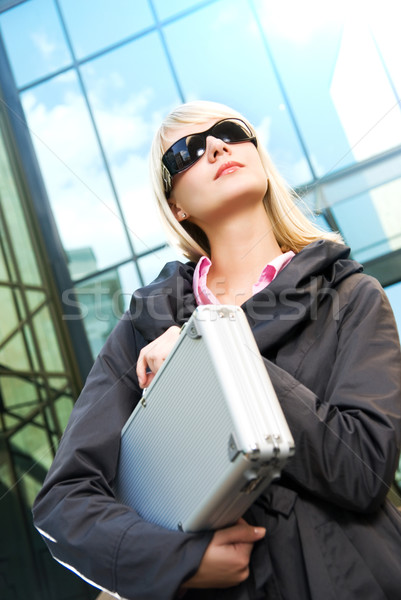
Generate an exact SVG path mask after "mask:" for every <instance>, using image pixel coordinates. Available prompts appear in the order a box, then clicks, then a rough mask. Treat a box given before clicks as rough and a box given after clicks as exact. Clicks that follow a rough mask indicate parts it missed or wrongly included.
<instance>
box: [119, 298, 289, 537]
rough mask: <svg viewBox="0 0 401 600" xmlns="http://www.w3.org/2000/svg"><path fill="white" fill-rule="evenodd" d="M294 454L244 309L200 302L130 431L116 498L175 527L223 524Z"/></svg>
mask: <svg viewBox="0 0 401 600" xmlns="http://www.w3.org/2000/svg"><path fill="white" fill-rule="evenodd" d="M293 451H294V442H293V439H292V436H291V433H290V430H289V428H288V425H287V422H286V420H285V417H284V415H283V413H282V410H281V407H280V404H279V402H278V400H277V397H276V394H275V392H274V389H273V386H272V384H271V382H270V378H269V376H268V374H267V370H266V368H265V366H264V364H263V359H262V357H261V355H260V353H259V350H258V348H257V345H256V342H255V339H254V337H253V334H252V331H251V329H250V327H249V324H248V321H247V319H246V317H245V314H244V313H243V311H242V309H240V308H239V307H235V306H227V305H219V306H215V305H204V306H199V307H198V308H197V309H196V310H195V311H194V313H193V315H192V316H191V318H190V320H189V321H188V323H187V324H186V325H185V326H184V327H183V329H182V331H181V334H180V336H179V338H178V341H177V342H176V344H175V346H174V348H173V349H172V351H171V353H170V354H169V356H168V357H167V359H166V361H165V362H164V363H163V366H162V367H161V368H160V369H159V371H158V373H157V374H156V376H155V378H154V379H153V381H152V383H151V384H150V386H149V388H147V389H146V390H144V393H143V396H142V399H141V401H140V402H139V403H138V405H137V406H136V408H135V409H134V411H133V413H132V415H131V417H130V418H129V419H128V421H127V423H126V425H125V427H124V429H123V431H122V434H121V449H120V458H119V468H118V475H117V479H116V485H115V489H116V495H117V498H118V499H119V500H120V501H121V502H123V503H125V504H127V505H129V506H131V507H132V508H134V509H135V510H136V511H137V512H138V514H139V515H140V516H141V517H142V518H143V519H145V520H147V521H150V522H153V523H156V524H158V525H161V526H163V527H166V528H168V529H177V528H179V529H182V530H184V531H199V530H204V529H217V528H220V527H224V526H226V525H229V524H231V523H233V522H235V521H237V520H238V518H239V517H240V516H241V515H242V514H243V513H244V512H245V511H246V510H247V508H248V507H249V506H250V505H251V504H252V503H253V502H254V500H255V499H256V498H257V497H258V496H259V494H260V493H261V492H262V491H263V490H264V489H265V488H266V487H267V486H268V485H269V483H271V481H272V480H273V479H274V478H276V477H278V476H279V475H280V472H281V469H282V467H283V466H284V464H285V462H286V460H287V459H288V458H289V457H290V456H291V455H292V454H293Z"/></svg>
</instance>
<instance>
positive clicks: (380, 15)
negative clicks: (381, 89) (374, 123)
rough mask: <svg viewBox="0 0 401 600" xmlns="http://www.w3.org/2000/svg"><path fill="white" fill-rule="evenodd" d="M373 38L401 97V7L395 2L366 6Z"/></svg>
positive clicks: (389, 1) (387, 0) (386, 0)
mask: <svg viewBox="0 0 401 600" xmlns="http://www.w3.org/2000/svg"><path fill="white" fill-rule="evenodd" d="M364 8H367V9H368V10H369V13H368V17H369V22H370V27H371V30H372V35H373V38H374V40H375V42H376V44H377V45H378V47H379V52H380V54H381V56H382V57H383V60H384V63H385V65H386V68H387V70H388V73H389V76H390V78H391V80H392V82H393V84H394V86H395V88H396V90H397V92H398V96H399V97H401V69H400V56H401V36H400V22H401V5H400V3H399V2H394V0H383V2H380V4H379V5H378V4H376V3H372V4H366V5H365V6H364Z"/></svg>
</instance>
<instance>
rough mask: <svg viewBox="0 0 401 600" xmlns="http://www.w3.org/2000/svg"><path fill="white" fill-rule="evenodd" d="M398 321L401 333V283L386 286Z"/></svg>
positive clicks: (400, 332)
mask: <svg viewBox="0 0 401 600" xmlns="http://www.w3.org/2000/svg"><path fill="white" fill-rule="evenodd" d="M385 290H386V294H387V296H388V299H389V300H390V303H391V307H392V309H393V312H394V316H395V320H396V322H397V327H398V332H399V334H400V335H401V283H395V284H394V285H389V286H388V287H386V288H385ZM400 467H401V464H400ZM400 482H401V480H400Z"/></svg>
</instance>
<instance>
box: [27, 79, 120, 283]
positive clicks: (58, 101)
mask: <svg viewBox="0 0 401 600" xmlns="http://www.w3.org/2000/svg"><path fill="white" fill-rule="evenodd" d="M22 102H23V106H24V109H25V114H26V116H27V120H28V124H29V127H30V129H31V132H32V139H33V142H34V145H35V149H36V153H37V155H38V158H39V162H40V166H41V169H42V174H43V176H44V180H45V183H46V187H47V191H48V194H49V199H50V203H51V207H52V210H53V214H54V217H55V219H56V223H57V225H58V229H59V232H60V236H61V239H62V242H63V245H64V248H65V249H66V250H81V249H82V248H88V247H89V248H90V249H91V250H92V252H93V262H94V265H92V266H94V268H95V270H97V269H102V268H104V267H107V266H109V265H110V264H113V263H114V262H118V261H120V260H122V259H125V258H128V257H129V256H130V250H129V247H128V242H127V239H126V235H125V231H124V228H123V226H122V222H121V217H120V215H119V212H118V208H117V205H116V202H115V200H114V197H113V194H112V190H111V186H110V183H109V180H108V178H107V176H106V173H105V169H104V163H103V161H102V158H101V155H100V150H99V147H98V144H97V141H96V138H95V134H94V131H93V128H92V124H91V122H90V117H89V113H88V110H87V107H86V105H85V102H84V98H83V96H82V95H81V93H80V90H79V86H78V83H77V80H76V76H75V74H74V73H73V72H69V73H67V74H64V75H62V76H59V77H56V78H55V79H52V80H51V81H49V82H47V83H44V84H42V85H40V86H37V87H35V88H33V89H31V90H29V91H28V92H25V93H24V94H22ZM72 269H73V267H72ZM72 272H73V271H72Z"/></svg>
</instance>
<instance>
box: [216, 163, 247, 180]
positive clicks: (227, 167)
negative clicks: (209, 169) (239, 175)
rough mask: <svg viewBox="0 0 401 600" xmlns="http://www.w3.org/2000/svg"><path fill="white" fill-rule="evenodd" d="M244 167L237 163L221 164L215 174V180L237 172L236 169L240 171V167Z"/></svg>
mask: <svg viewBox="0 0 401 600" xmlns="http://www.w3.org/2000/svg"><path fill="white" fill-rule="evenodd" d="M243 166H244V165H242V164H241V163H237V162H232V161H230V162H227V163H223V164H222V165H221V166H220V167H219V169H218V171H217V173H216V177H215V179H218V178H219V177H221V176H222V175H228V174H229V173H234V171H238V169H240V168H241V167H243Z"/></svg>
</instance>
